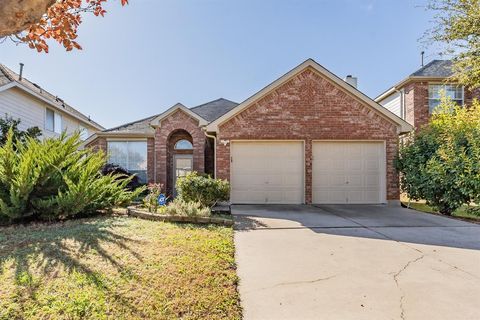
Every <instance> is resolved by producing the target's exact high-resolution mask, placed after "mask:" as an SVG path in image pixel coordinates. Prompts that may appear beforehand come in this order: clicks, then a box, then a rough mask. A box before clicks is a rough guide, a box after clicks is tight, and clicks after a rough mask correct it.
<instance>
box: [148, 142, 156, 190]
mask: <svg viewBox="0 0 480 320" xmlns="http://www.w3.org/2000/svg"><path fill="white" fill-rule="evenodd" d="M147 180H148V183H152V182H154V181H155V139H154V138H148V139H147Z"/></svg>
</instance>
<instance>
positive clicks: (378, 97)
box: [373, 76, 451, 102]
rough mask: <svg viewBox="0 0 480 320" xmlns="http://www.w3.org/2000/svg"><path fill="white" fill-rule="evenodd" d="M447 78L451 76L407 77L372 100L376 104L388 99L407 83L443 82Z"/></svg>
mask: <svg viewBox="0 0 480 320" xmlns="http://www.w3.org/2000/svg"><path fill="white" fill-rule="evenodd" d="M449 78H451V76H450V77H432V76H409V77H406V78H405V79H403V80H402V81H400V82H399V83H397V84H396V85H394V86H393V87H391V88H389V89H387V90H386V91H384V92H383V93H381V94H380V95H378V96H377V97H376V98H375V99H373V100H374V101H376V102H378V101H381V100H383V99H385V98H386V97H388V96H389V95H391V94H392V93H394V92H395V91H396V90H400V89H401V88H402V87H404V86H405V85H406V84H407V83H409V82H412V81H445V80H448V79H449Z"/></svg>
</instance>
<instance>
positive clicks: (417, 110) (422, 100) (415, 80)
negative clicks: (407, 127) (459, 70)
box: [375, 60, 480, 129]
mask: <svg viewBox="0 0 480 320" xmlns="http://www.w3.org/2000/svg"><path fill="white" fill-rule="evenodd" d="M452 75H453V72H452V61H450V60H433V61H431V62H430V63H428V64H427V65H425V66H424V67H422V68H420V69H419V70H417V71H415V72H414V73H412V74H411V75H410V76H408V77H407V78H405V79H403V80H402V81H400V82H399V83H397V84H396V85H395V86H393V87H391V88H390V89H388V90H387V91H385V92H383V93H382V94H381V95H379V96H378V97H377V98H375V101H376V102H378V103H380V104H381V105H382V106H384V107H385V108H387V109H388V110H390V111H391V112H393V113H394V114H396V115H397V116H399V117H401V118H402V119H404V120H406V121H407V122H408V123H410V124H411V125H413V126H414V127H415V129H419V128H421V127H422V126H423V125H425V124H427V123H428V121H429V119H430V115H431V114H432V111H433V109H434V108H435V107H436V106H437V105H438V104H439V103H440V98H441V92H442V91H443V92H445V94H446V95H447V96H448V97H450V98H452V99H453V100H454V101H455V102H457V103H458V104H459V105H463V104H467V105H468V104H470V103H471V101H472V99H473V98H475V97H477V98H478V97H480V92H478V91H474V92H471V91H468V90H466V89H464V87H463V86H460V85H458V84H456V83H453V82H451V81H449V78H450V77H451V76H452Z"/></svg>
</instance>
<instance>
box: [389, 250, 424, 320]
mask: <svg viewBox="0 0 480 320" xmlns="http://www.w3.org/2000/svg"><path fill="white" fill-rule="evenodd" d="M423 258H425V254H422V255H421V256H420V257H417V258H415V259H413V260H410V261H408V262H407V263H406V264H405V265H404V266H403V268H401V269H400V270H398V271H397V272H396V273H395V274H394V275H393V280H394V281H395V284H396V285H397V288H398V289H399V290H400V293H401V296H400V318H401V319H405V306H404V303H403V301H404V300H405V292H404V291H403V289H402V287H401V286H400V283H399V281H398V277H399V276H400V275H401V274H402V272H404V271H405V270H407V268H408V267H409V266H410V265H411V264H414V263H416V262H418V261H420V260H422V259H423Z"/></svg>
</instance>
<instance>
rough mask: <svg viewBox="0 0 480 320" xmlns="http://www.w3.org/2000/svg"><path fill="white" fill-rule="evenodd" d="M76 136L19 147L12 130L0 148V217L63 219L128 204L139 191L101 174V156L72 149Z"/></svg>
mask: <svg viewBox="0 0 480 320" xmlns="http://www.w3.org/2000/svg"><path fill="white" fill-rule="evenodd" d="M80 144H81V141H80V139H79V133H76V134H74V135H72V136H69V137H67V136H66V135H65V134H62V135H61V136H60V137H59V138H58V139H46V140H44V141H37V140H35V139H33V138H27V139H26V140H25V143H20V142H18V141H14V138H13V134H12V131H10V134H9V135H8V139H7V141H6V142H5V145H3V146H2V147H0V215H2V216H4V217H6V218H8V219H9V220H10V221H21V220H25V219H43V220H52V219H65V218H69V217H75V216H78V215H86V214H91V213H94V212H96V211H98V210H100V209H110V208H112V207H113V206H121V205H127V204H129V203H130V202H131V201H132V200H133V199H134V198H136V197H137V196H138V194H139V193H141V192H142V191H143V190H144V188H138V189H136V190H135V191H129V190H127V189H126V186H127V184H128V183H129V182H130V179H131V178H128V177H127V178H125V177H124V176H123V175H116V174H112V175H105V176H103V175H102V174H101V169H102V167H103V166H104V165H105V155H104V154H103V153H102V152H98V153H94V152H92V151H90V150H78V148H79V146H80Z"/></svg>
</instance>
